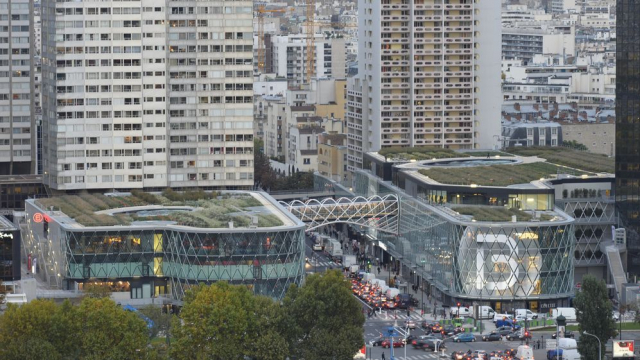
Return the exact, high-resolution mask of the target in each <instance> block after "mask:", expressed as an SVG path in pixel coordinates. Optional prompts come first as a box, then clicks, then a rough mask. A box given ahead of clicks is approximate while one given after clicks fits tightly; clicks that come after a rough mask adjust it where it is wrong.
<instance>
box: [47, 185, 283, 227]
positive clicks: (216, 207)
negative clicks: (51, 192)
mask: <svg viewBox="0 0 640 360" xmlns="http://www.w3.org/2000/svg"><path fill="white" fill-rule="evenodd" d="M36 204H37V205H38V206H39V207H40V208H41V209H46V210H52V214H53V216H54V217H56V218H57V217H60V218H62V217H63V216H64V215H66V216H67V217H69V218H70V219H72V221H69V222H67V223H75V224H79V225H82V226H85V227H93V226H118V225H120V226H131V225H133V226H135V225H149V224H153V223H162V224H173V225H182V226H189V227H194V228H229V227H231V225H230V223H233V227H234V228H247V227H258V228H265V227H275V226H282V225H285V223H287V224H288V223H290V222H291V220H290V219H288V218H287V217H286V215H284V213H282V211H280V209H278V208H277V207H276V206H275V205H274V204H273V203H272V202H270V201H269V200H268V199H267V198H266V197H264V196H263V195H262V194H260V193H254V192H224V193H216V192H204V191H187V192H184V193H179V192H175V191H173V190H170V189H167V190H164V191H163V192H162V193H153V194H152V193H144V192H141V191H132V193H131V194H112V195H104V194H88V193H84V194H79V195H63V196H58V197H53V198H47V199H38V200H37V201H36ZM56 212H60V213H61V214H60V213H56ZM288 225H290V224H288Z"/></svg>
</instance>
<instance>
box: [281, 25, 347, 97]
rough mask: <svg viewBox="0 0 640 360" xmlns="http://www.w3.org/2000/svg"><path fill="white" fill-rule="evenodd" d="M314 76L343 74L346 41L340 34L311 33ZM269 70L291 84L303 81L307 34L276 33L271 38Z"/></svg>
mask: <svg viewBox="0 0 640 360" xmlns="http://www.w3.org/2000/svg"><path fill="white" fill-rule="evenodd" d="M314 40H315V41H314V46H315V52H314V66H315V69H314V72H313V77H314V78H334V79H344V78H346V45H345V39H344V38H342V37H335V36H331V37H325V36H324V35H323V34H315V38H314ZM272 41H273V42H272V46H273V70H274V73H276V75H277V76H278V77H283V78H286V79H287V80H288V81H289V83H290V84H291V85H293V86H300V85H302V84H304V83H306V74H307V37H306V35H305V34H293V35H284V36H276V37H275V38H273V40H272Z"/></svg>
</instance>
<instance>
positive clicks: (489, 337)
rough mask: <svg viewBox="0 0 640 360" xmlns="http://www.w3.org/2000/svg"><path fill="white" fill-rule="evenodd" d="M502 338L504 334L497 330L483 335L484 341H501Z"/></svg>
mask: <svg viewBox="0 0 640 360" xmlns="http://www.w3.org/2000/svg"><path fill="white" fill-rule="evenodd" d="M500 340H502V335H500V333H498V332H495V331H492V332H490V333H488V334H484V335H482V341H500Z"/></svg>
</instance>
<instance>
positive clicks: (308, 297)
mask: <svg viewBox="0 0 640 360" xmlns="http://www.w3.org/2000/svg"><path fill="white" fill-rule="evenodd" d="M283 306H284V308H285V309H286V310H287V311H286V315H287V319H286V329H287V334H286V337H287V339H288V341H289V351H290V352H291V355H295V356H297V357H298V358H304V359H305V360H319V359H350V358H352V357H353V355H354V354H355V353H356V352H357V351H358V349H360V348H361V347H362V346H363V345H364V340H363V337H362V327H363V325H364V315H363V314H362V307H361V306H360V304H359V303H358V301H357V300H356V299H355V298H354V297H353V295H352V293H351V288H350V285H349V283H348V282H347V281H346V280H345V279H344V277H343V276H342V274H341V273H340V271H338V270H331V271H327V272H325V273H324V274H313V275H310V276H308V277H307V278H306V280H305V284H304V285H303V286H302V287H300V288H298V287H296V286H295V285H294V286H292V287H291V288H290V289H289V290H288V291H287V294H286V295H285V298H284V300H283Z"/></svg>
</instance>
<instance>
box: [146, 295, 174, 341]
mask: <svg viewBox="0 0 640 360" xmlns="http://www.w3.org/2000/svg"><path fill="white" fill-rule="evenodd" d="M138 311H140V312H141V313H142V314H143V315H144V316H146V317H148V318H149V319H150V320H151V321H153V326H152V327H151V329H150V334H149V337H151V338H154V337H157V336H158V335H164V336H166V338H167V344H169V343H170V340H169V338H170V337H169V329H171V318H172V315H171V314H167V313H164V312H162V309H161V308H160V307H158V306H153V305H149V306H144V307H141V308H139V309H138Z"/></svg>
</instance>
